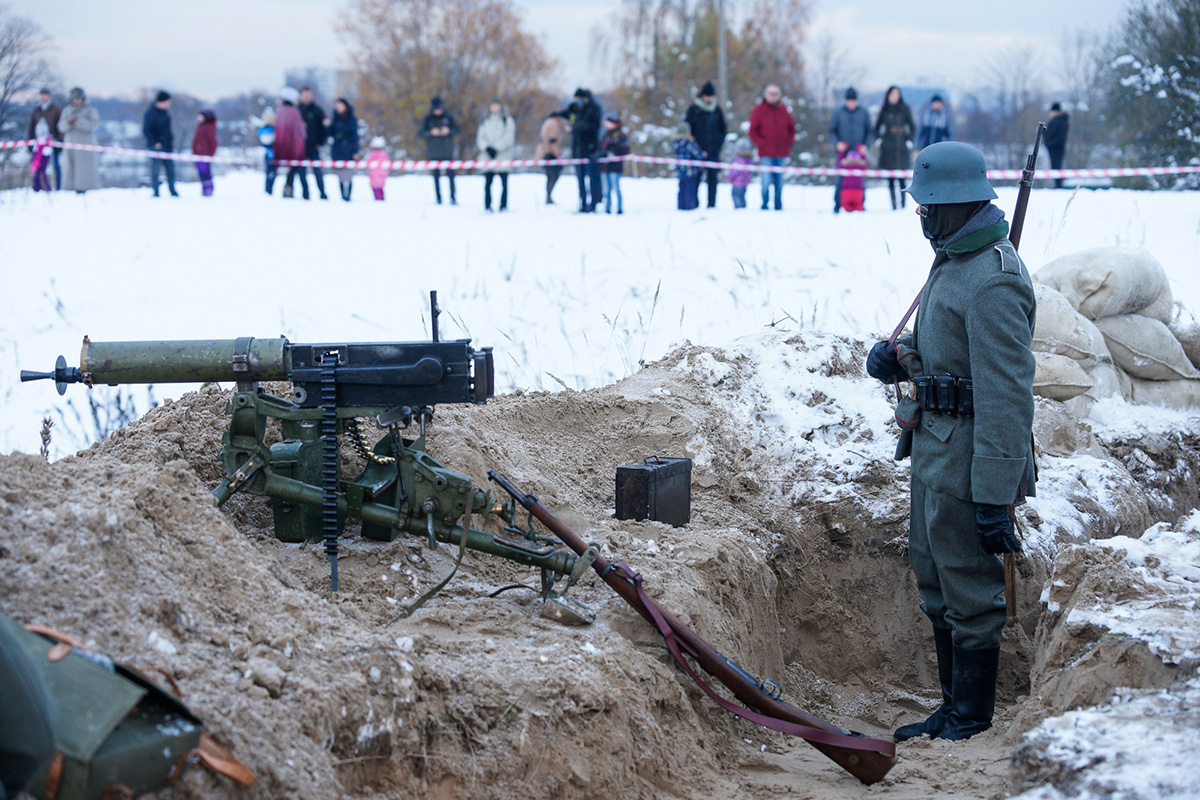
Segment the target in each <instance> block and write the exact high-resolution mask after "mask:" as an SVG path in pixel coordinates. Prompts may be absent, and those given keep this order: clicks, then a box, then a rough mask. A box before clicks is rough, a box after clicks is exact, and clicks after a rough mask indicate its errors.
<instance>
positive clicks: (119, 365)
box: [21, 292, 590, 621]
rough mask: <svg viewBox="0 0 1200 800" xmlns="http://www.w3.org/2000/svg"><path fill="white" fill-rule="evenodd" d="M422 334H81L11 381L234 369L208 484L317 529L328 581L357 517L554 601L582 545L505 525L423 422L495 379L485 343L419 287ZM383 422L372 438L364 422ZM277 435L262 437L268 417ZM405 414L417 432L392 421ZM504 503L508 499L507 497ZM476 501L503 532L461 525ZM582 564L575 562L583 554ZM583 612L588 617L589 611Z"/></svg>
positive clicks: (374, 530)
mask: <svg viewBox="0 0 1200 800" xmlns="http://www.w3.org/2000/svg"><path fill="white" fill-rule="evenodd" d="M430 312H431V320H432V334H433V335H432V338H431V340H430V341H421V342H357V343H346V342H341V343H327V344H294V343H291V342H289V341H288V340H287V339H286V338H283V337H280V338H275V339H255V338H250V337H245V338H241V339H222V340H193V341H144V342H93V341H91V339H89V338H87V337H84V340H83V350H82V353H81V354H80V365H79V366H78V367H68V366H67V363H66V359H65V358H63V357H62V356H59V357H58V362H57V364H56V366H55V369H54V371H53V372H46V373H38V372H28V371H22V372H21V380H22V381H31V380H46V379H48V380H53V381H55V383H56V385H57V388H58V392H59V394H63V393H64V392H65V391H66V388H67V385H68V384H70V383H83V384H85V385H86V386H88V387H91V386H93V385H96V384H109V385H118V384H135V383H195V382H204V381H232V382H234V383H235V388H234V391H233V394H232V395H231V397H230V399H229V403H228V405H227V406H226V411H227V412H228V414H229V417H230V420H229V427H228V428H227V429H226V431H225V433H224V434H223V435H222V437H221V443H222V446H221V449H220V452H219V453H218V458H219V459H220V461H221V463H222V465H223V466H224V468H225V475H226V478H225V480H224V481H223V482H222V483H221V484H220V485H218V486H217V487H216V488H215V489H213V495H214V496H215V497H216V498H217V502H218V504H223V503H225V502H226V501H228V500H229V498H230V497H232V496H233V495H234V494H235V493H236V492H246V493H249V494H256V495H264V496H267V497H270V498H271V505H272V511H273V515H274V523H275V536H276V537H277V538H279V539H280V540H281V541H285V542H305V541H322V542H323V543H324V546H325V553H326V555H327V556H328V558H329V562H330V585H331V589H332V591H334V592H336V591H337V590H338V574H337V553H338V536H339V535H340V533H341V531H342V529H343V527H344V526H345V523H346V521H347V520H348V519H352V518H357V519H360V520H361V521H362V534H363V536H366V537H368V538H370V539H376V540H380V541H394V540H395V539H396V538H398V537H399V536H400V535H401V534H412V535H417V536H421V537H423V538H424V539H425V540H426V541H427V543H428V545H429V546H430V547H436V546H437V544H438V543H439V542H446V543H453V544H458V545H460V546H462V547H464V548H468V549H472V550H478V551H480V552H484V553H490V554H492V555H496V556H500V557H501V558H507V559H509V560H511V561H516V562H517V563H520V564H526V565H529V566H534V567H538V568H540V569H541V571H542V589H543V597H545V598H546V599H547V600H548V601H553V600H555V599H556V598H557V597H558V593H556V592H554V591H553V588H552V587H553V585H554V583H555V581H556V580H557V579H558V578H559V577H560V576H565V577H566V578H567V581H568V584H569V583H571V582H573V581H571V576H572V575H575V577H576V579H578V576H579V574H580V573H582V572H583V569H577V565H578V562H579V557H578V556H577V555H575V554H574V553H571V552H569V551H567V550H565V549H562V548H559V547H557V546H555V545H554V544H553V543H551V542H549V541H548V540H546V539H545V537H540V536H538V535H537V534H534V533H533V532H532V526H530V527H529V529H528V530H526V529H521V528H518V527H516V524H515V519H516V516H515V509H514V508H513V507H512V503H511V501H509V502H508V503H506V504H500V503H497V502H496V501H495V500H494V499H493V497H492V494H491V492H490V491H484V490H481V489H478V488H476V487H475V486H473V484H472V481H471V479H470V477H468V476H466V475H463V474H461V473H458V472H455V471H453V470H451V469H448V468H446V467H444V466H443V465H441V464H440V463H438V462H437V461H436V460H434V459H433V458H432V457H431V456H430V455H429V453H428V452H427V451H426V446H425V434H426V426H427V423H428V421H429V419H430V418H431V417H432V414H433V409H434V407H435V406H436V405H437V404H439V403H475V404H483V403H486V402H487V399H488V398H489V397H492V396H493V395H494V392H495V389H494V387H495V373H494V366H493V360H492V351H491V348H490V347H485V348H482V349H479V350H476V349H474V348H472V347H471V346H470V342H471V340H470V339H453V340H442V339H440V338H439V337H438V324H437V319H438V314H439V313H440V309H439V308H438V305H437V293H436V292H430ZM267 381H290V382H291V385H292V392H291V394H292V397H291V399H290V400H289V399H286V398H283V397H278V396H276V395H272V394H269V393H268V392H267V391H266V390H265V389H264V388H263V386H262V385H261V383H262V382H267ZM365 418H373V419H374V424H375V425H377V426H378V428H381V429H385V430H387V431H388V433H387V435H385V436H383V438H381V439H380V440H379V441H378V442H376V443H375V445H374V446H373V447H372V446H369V445H368V443H367V439H366V435H367V434H366V431H365V430H364V424H363V422H362V420H363V419H365ZM268 420H277V421H278V423H279V432H280V440H279V441H275V442H272V443H270V444H268V442H267V430H268V426H267V421H268ZM413 421H416V423H417V424H418V425H419V433H418V435H416V436H415V437H412V438H406V437H405V436H403V435H401V429H402V428H408V427H410V424H411V423H412V422H413ZM342 434H345V435H346V436H347V437H348V438H349V440H350V442H351V443H352V445H353V446H354V448H355V449H356V450H357V451H358V452H359V453H360V454H361V455H362V456H363V457H364V459H365V460H366V462H367V463H366V467H365V468H364V469H363V471H362V473H361V474H359V475H358V476H356V477H351V478H344V477H342V475H341V455H340V448H339V437H340V436H341V435H342ZM506 506H507V511H506ZM474 514H482V515H484V516H486V515H489V514H497V515H500V516H502V517H503V518H504V519H505V523H506V526H505V534H508V535H500V534H493V533H488V532H486V531H482V530H477V529H475V528H472V527H470V517H471V516H472V515H474ZM585 568H586V567H585ZM589 621H590V620H589Z"/></svg>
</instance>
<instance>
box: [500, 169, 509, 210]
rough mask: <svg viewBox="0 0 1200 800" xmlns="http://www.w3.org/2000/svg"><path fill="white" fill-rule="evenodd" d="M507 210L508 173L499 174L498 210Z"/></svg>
mask: <svg viewBox="0 0 1200 800" xmlns="http://www.w3.org/2000/svg"><path fill="white" fill-rule="evenodd" d="M506 208H508V173H507V172H501V173H500V210H501V211H504V210H505V209H506Z"/></svg>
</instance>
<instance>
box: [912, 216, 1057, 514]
mask: <svg viewBox="0 0 1200 800" xmlns="http://www.w3.org/2000/svg"><path fill="white" fill-rule="evenodd" d="M1001 224H1002V226H1003V228H1004V230H1003V232H1002V233H1000V235H999V236H995V235H994V234H995V233H996V232H997V231H996V226H992V228H988V229H984V230H981V231H978V232H977V233H975V234H973V235H972V236H967V237H966V238H965V239H963V240H960V242H962V243H951V244H950V245H949V247H950V248H952V249H951V251H949V252H948V251H947V250H945V249H942V250H939V251H938V252H937V255H936V257H935V258H934V260H933V267H932V268H931V269H930V271H929V279H928V281H927V282H926V284H925V290H924V293H923V295H922V298H921V306H920V308H919V309H918V311H917V319H916V324H915V333H914V334H913V335H912V336H911V337H908V338H907V340H906V341H905V343H906V344H909V345H910V346H911V347H913V348H914V349H915V350H916V351H917V352H918V353H919V354H920V359H921V364H922V371H921V373H920V374H923V375H945V374H949V375H954V376H956V377H963V378H970V379H971V380H972V383H973V387H974V404H975V415H974V417H969V418H962V417H950V416H946V415H934V414H928V413H926V414H923V415H920V417H919V419H917V420H914V421H915V422H916V423H917V424H916V427H915V430H914V431H913V432H912V436H911V455H912V471H913V474H914V475H916V476H917V477H919V478H920V479H921V480H922V481H924V482H925V483H926V484H928V485H929V487H930V488H932V489H934V490H935V491H939V492H944V493H946V494H950V495H953V496H954V497H957V498H959V499H960V500H967V501H970V502H973V503H990V504H993V505H1005V506H1006V505H1011V504H1013V503H1016V502H1020V501H1021V500H1022V499H1024V497H1026V496H1030V497H1031V496H1033V493H1034V492H1033V481H1034V473H1033V448H1032V444H1031V441H1030V432H1031V430H1032V428H1033V373H1034V360H1033V352H1032V351H1031V350H1030V344H1031V343H1032V341H1033V326H1034V318H1035V313H1036V310H1037V308H1036V307H1037V304H1036V302H1035V301H1034V297H1033V282H1032V280H1031V279H1030V277H1029V272H1028V271H1027V270H1026V269H1025V264H1024V263H1023V262H1022V261H1021V258H1020V257H1019V256H1018V255H1017V252H1016V250H1015V249H1014V248H1013V246H1012V243H1011V242H1009V241H1008V238H1007V236H1008V230H1007V228H1008V226H1007V224H1006V223H1001ZM973 237H978V238H974V240H973ZM979 238H984V239H989V241H987V242H983V243H980V242H979V240H978V239H979ZM956 245H957V247H956ZM963 247H974V248H975V249H971V250H966V251H964V250H962V249H961V248H963ZM902 341H904V340H902ZM905 438H907V437H905ZM906 449H907V447H906V442H905V441H904V440H903V439H902V441H901V450H900V451H899V452H898V456H899V457H903V456H904V455H906V454H907V453H906V452H905V450H906Z"/></svg>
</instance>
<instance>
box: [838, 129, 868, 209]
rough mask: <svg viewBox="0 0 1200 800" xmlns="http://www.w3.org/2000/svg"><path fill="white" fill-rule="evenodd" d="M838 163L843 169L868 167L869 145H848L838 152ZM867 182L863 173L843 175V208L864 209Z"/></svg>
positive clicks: (863, 168)
mask: <svg viewBox="0 0 1200 800" xmlns="http://www.w3.org/2000/svg"><path fill="white" fill-rule="evenodd" d="M837 165H838V166H839V167H840V168H842V169H853V170H865V169H866V168H867V146H866V145H865V144H860V145H859V146H858V147H848V148H846V149H845V150H843V151H842V152H841V153H839V154H838V160H837ZM865 191H866V189H865V182H864V180H863V176H862V175H843V176H842V194H841V197H842V208H843V209H844V210H846V211H862V210H864V206H863V199H864V193H865Z"/></svg>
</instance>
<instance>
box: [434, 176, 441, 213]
mask: <svg viewBox="0 0 1200 800" xmlns="http://www.w3.org/2000/svg"><path fill="white" fill-rule="evenodd" d="M433 196H434V198H435V199H436V200H437V204H438V205H439V206H440V205H441V204H442V171H441V170H440V169H435V170H434V171H433Z"/></svg>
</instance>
